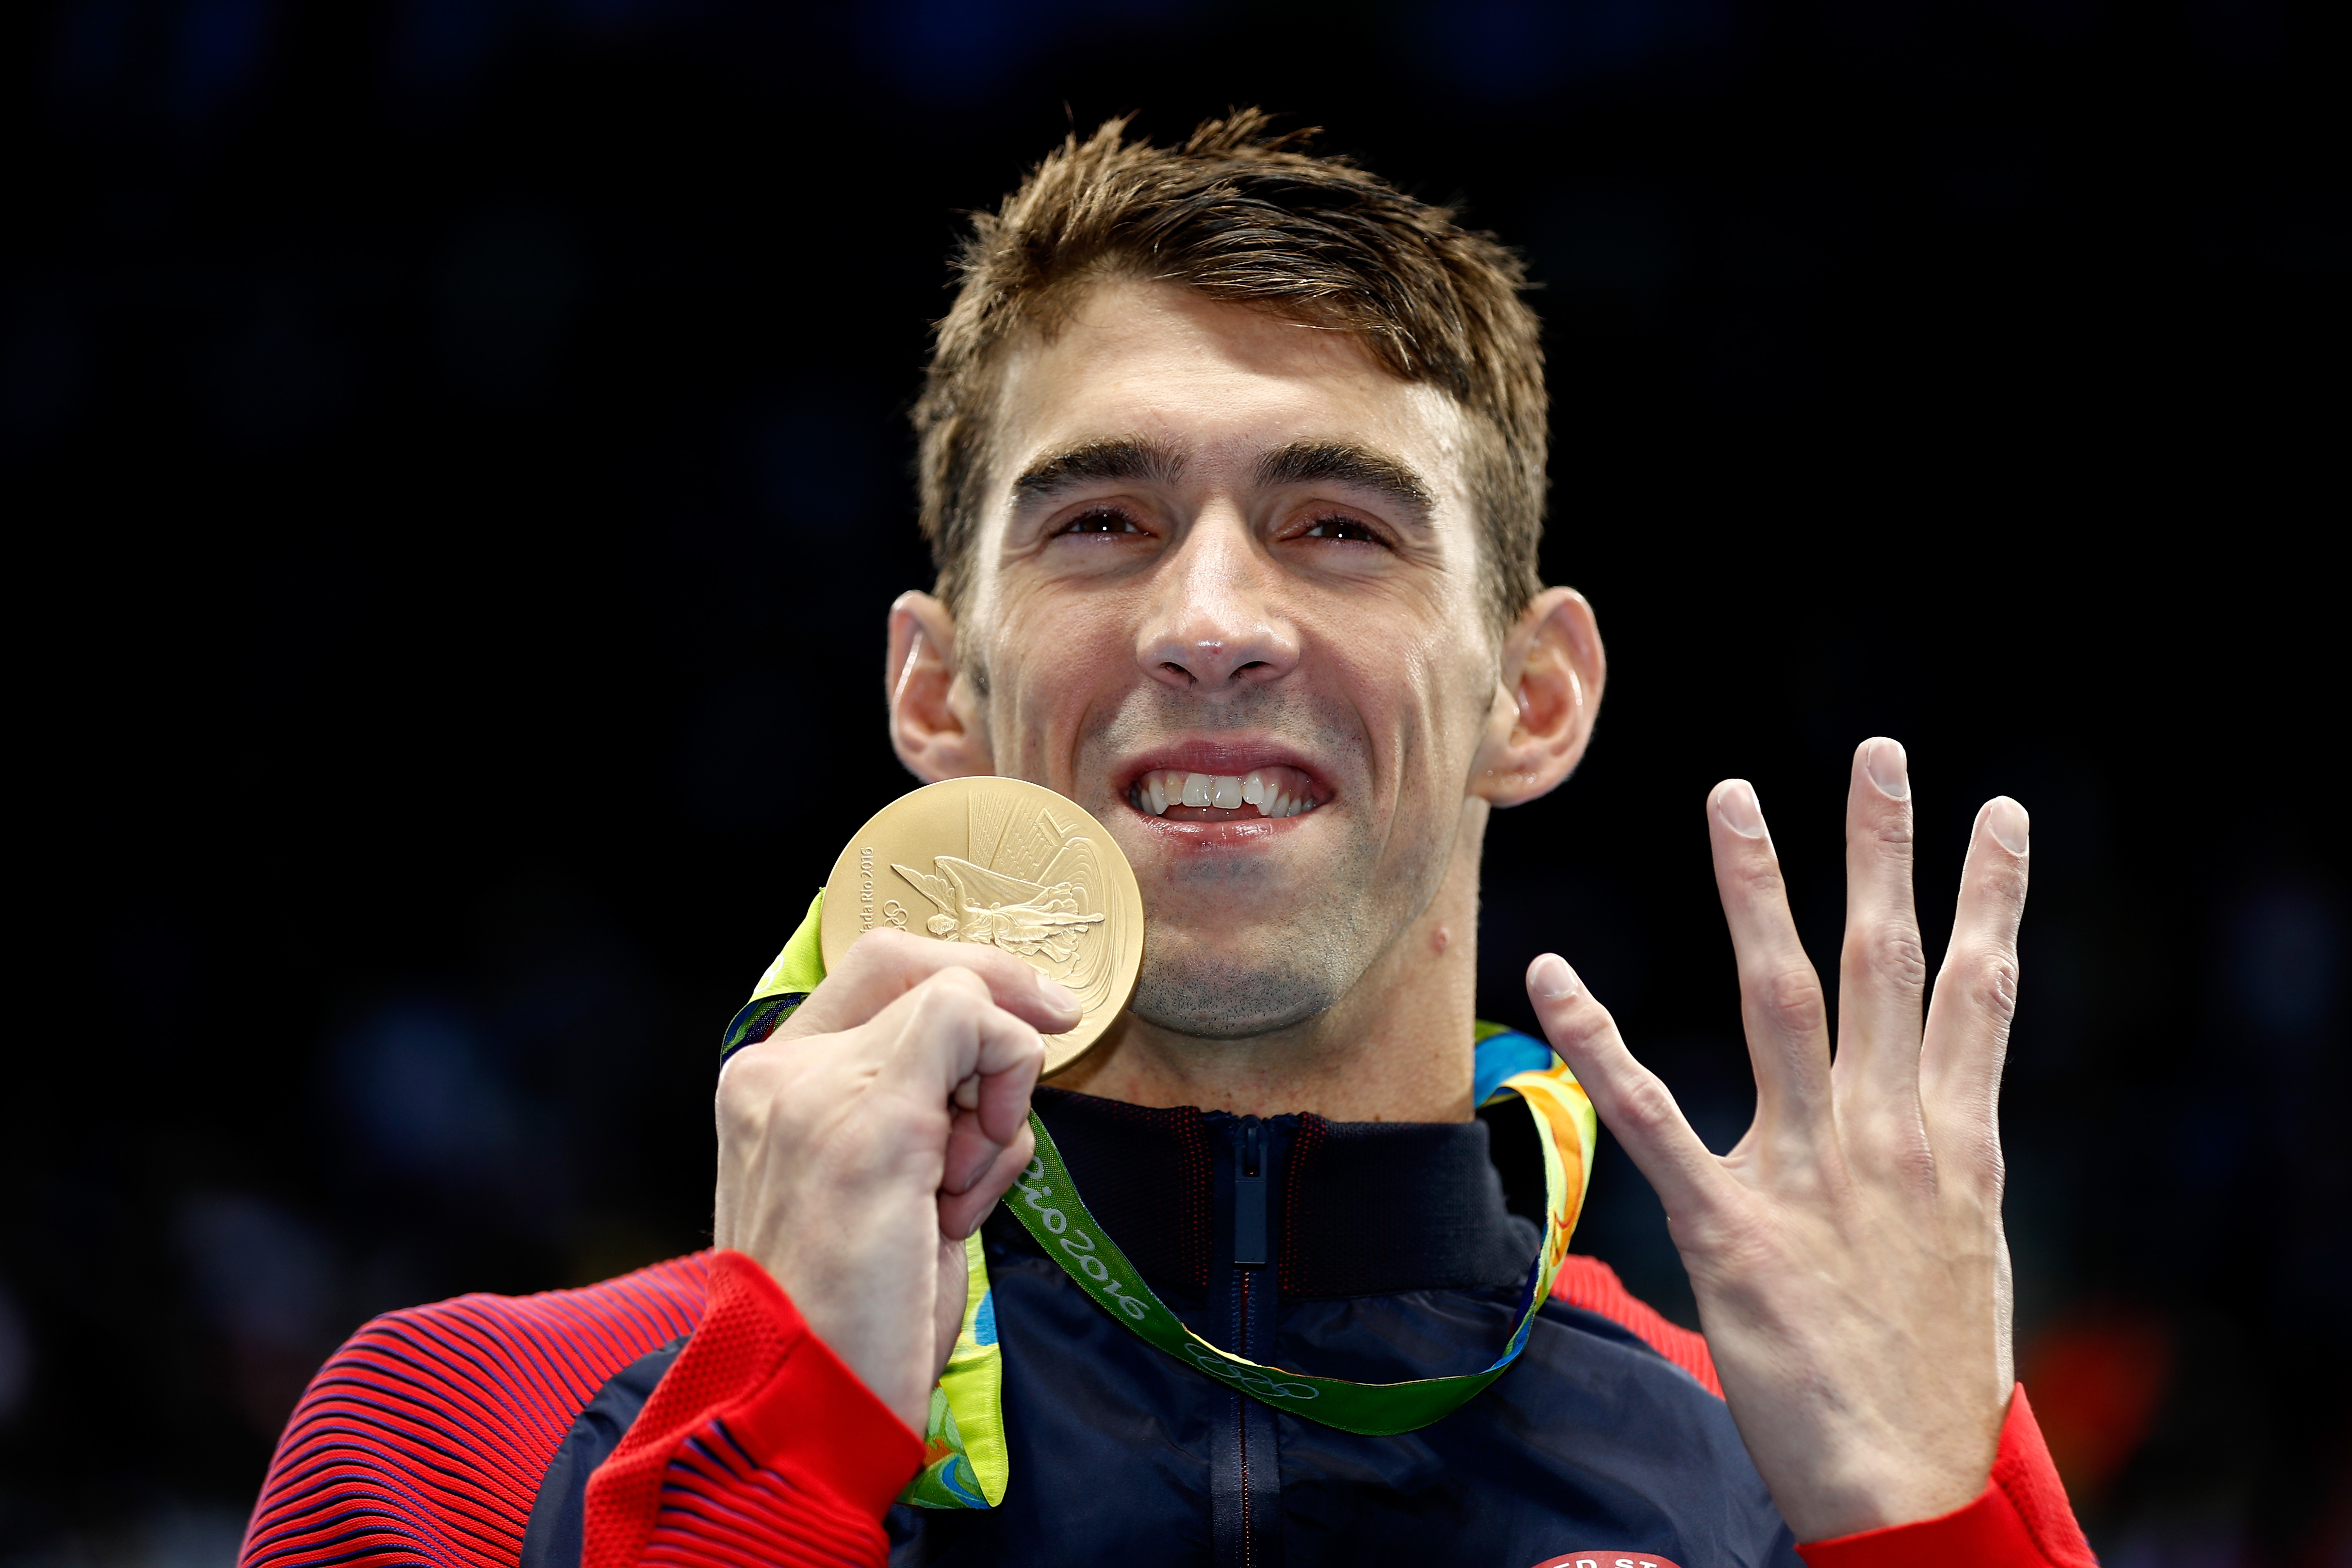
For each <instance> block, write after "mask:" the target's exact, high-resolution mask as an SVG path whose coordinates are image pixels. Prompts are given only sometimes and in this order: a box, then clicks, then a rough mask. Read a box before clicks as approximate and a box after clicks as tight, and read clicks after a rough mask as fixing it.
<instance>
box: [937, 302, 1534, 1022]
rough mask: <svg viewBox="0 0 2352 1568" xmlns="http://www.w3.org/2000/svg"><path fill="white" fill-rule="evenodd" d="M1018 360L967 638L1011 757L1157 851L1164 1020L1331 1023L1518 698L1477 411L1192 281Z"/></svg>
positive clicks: (995, 747) (1089, 309) (1146, 992)
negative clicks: (1496, 600) (1507, 684)
mask: <svg viewBox="0 0 2352 1568" xmlns="http://www.w3.org/2000/svg"><path fill="white" fill-rule="evenodd" d="M1003 374H1004V382H1003V404H1002V406H1003V418H1002V422H1001V423H1000V425H999V427H998V444H997V447H996V453H995V461H994V465H993V472H992V476H993V480H994V483H995V484H996V486H997V494H998V495H999V497H1001V499H1000V501H999V504H998V506H997V507H996V509H995V510H994V512H993V513H992V515H991V516H990V517H987V518H986V519H985V520H984V522H983V527H982V533H981V536H980V539H979V542H978V546H977V559H976V560H975V563H974V564H975V570H974V571H973V572H972V574H971V579H970V581H971V588H970V590H969V591H967V593H966V595H965V599H964V602H963V603H962V604H961V606H960V607H959V614H958V624H957V633H956V635H957V642H958V647H957V656H958V658H959V660H960V662H961V664H962V666H963V668H964V669H965V670H966V671H967V672H968V673H969V674H970V676H971V694H970V695H971V699H972V701H973V702H974V706H975V707H976V711H977V717H978V721H979V724H980V726H981V727H982V732H983V734H984V736H985V738H986V741H987V743H988V746H989V747H990V749H991V753H992V759H993V763H994V766H995V768H996V770H997V771H998V772H1000V773H1004V774H1012V775H1016V776H1018V777H1021V778H1024V779H1033V780H1034V781H1036V782H1038V783H1041V784H1045V785H1047V786H1050V787H1051V788H1053V789H1058V790H1060V791H1061V792H1062V793H1063V794H1065V795H1067V796H1069V797H1070V798H1071V799H1073V800H1076V801H1078V802H1079V803H1080V804H1082V805H1084V806H1085V807H1086V808H1087V810H1090V811H1092V812H1093V813H1094V814H1095V815H1096V816H1097V818H1099V819H1100V820H1101V821H1103V822H1104V823H1106V824H1107V825H1108V827H1109V829H1110V831H1111V833H1112V836H1113V837H1115V838H1116V839H1117V840H1118V843H1119V846H1120V848H1121V849H1123V850H1125V851H1126V852H1127V856H1128V859H1129V861H1131V862H1133V863H1134V866H1135V872H1136V875H1137V877H1138V879H1139V881H1140V882H1141V883H1142V889H1143V904H1144V909H1145V911H1146V915H1147V917H1148V920H1149V934H1148V937H1147V940H1146V944H1145V959H1144V967H1143V974H1142V978H1141V981H1140V983H1139V986H1138V989H1137V995H1136V999H1135V1003H1134V1008H1135V1011H1136V1012H1137V1013H1138V1014H1139V1015H1140V1016H1141V1017H1142V1018H1144V1019H1147V1020H1149V1021H1150V1022H1152V1023H1155V1024H1158V1025H1160V1026H1161V1027H1163V1028H1167V1029H1171V1030H1177V1031H1180V1032H1181V1033H1185V1034H1190V1035H1195V1036H1203V1037H1211V1038H1234V1037H1238V1036H1244V1035H1252V1034H1259V1033H1263V1032H1265V1031H1267V1030H1275V1029H1280V1028H1283V1027H1286V1026H1287V1025H1290V1024H1295V1023H1297V1022H1300V1021H1303V1020H1305V1019H1308V1018H1310V1017H1312V1016H1314V1015H1315V1014H1316V1013H1318V1012H1320V1011H1321V1010H1322V1009H1326V1008H1328V1007H1329V1006H1331V1005H1332V1004H1333V1003H1334V1002H1336V1001H1338V1000H1339V998H1341V997H1342V996H1344V995H1345V994H1346V993H1347V991H1348V990H1349V988H1351V987H1352V986H1353V985H1354V984H1355V983H1356V981H1357V980H1358V979H1359V978H1360V977H1361V976H1362V975H1363V974H1364V972H1365V971H1366V970H1367V969H1368V968H1369V967H1370V966H1371V964H1372V963H1373V962H1374V961H1375V960H1376V959H1377V958H1378V957H1379V956H1380V955H1381V952H1382V951H1383V950H1384V949H1385V948H1387V947H1388V946H1389V945H1390V944H1391V943H1392V942H1394V941H1395V940H1396V939H1397V938H1398V937H1399V936H1400V935H1401V934H1402V932H1403V931H1404V930H1405V928H1406V927H1407V926H1408V925H1411V924H1412V921H1413V919H1414V918H1415V917H1416V916H1417V915H1419V914H1420V913H1421V912H1422V910H1423V908H1425V907H1426V906H1427V904H1428V903H1429V901H1430V900H1431V898H1432V897H1433V895H1434V894H1435V892H1436V890H1437V888H1438V885H1439V883H1440V882H1441V881H1442V880H1443V878H1444V873H1445V870H1446V866H1447V862H1448V859H1449V856H1450V855H1451V853H1452V852H1453V849H1454V841H1455V839H1456V835H1457V833H1458V832H1459V831H1460V829H1461V826H1462V823H1463V821H1464V814H1465V783H1466V782H1467V779H1468V776H1469V773H1470V770H1471V768H1472V767H1473V760H1474V758H1475V755H1476V752H1477V747H1478V744H1479V740H1480V738H1481V736H1482V734H1483V733H1484V732H1485V730H1486V727H1487V721H1488V719H1489V716H1490V715H1491V714H1492V713H1493V712H1494V710H1495V707H1496V702H1497V700H1498V695H1499V689H1498V685H1497V671H1496V648H1495V646H1494V644H1493V641H1492V639H1491V637H1490V635H1489V633H1488V632H1487V631H1486V622H1485V620H1484V616H1483V614H1482V606H1481V600H1480V592H1479V562H1478V556H1477V550H1478V546H1477V540H1476V537H1475V530H1474V527H1473V523H1472V518H1471V511H1470V507H1469V504H1468V498H1467V495H1466V492H1465V486H1464V481H1463V472H1464V457H1463V452H1464V436H1465V421H1464V417H1463V415H1462V413H1461V412H1460V411H1459V409H1458V408H1457V406H1456V405H1455V404H1454V402H1452V400H1451V399H1449V398H1447V397H1446V396H1445V395H1444V393H1442V392H1438V391H1437V390H1435V389H1433V388H1431V387H1426V386H1417V385H1411V384H1408V383H1406V382H1401V381H1399V380H1397V379H1396V378H1395V377H1393V376H1391V375H1390V374H1389V373H1387V372H1386V371H1383V370H1381V368H1380V367H1379V366H1378V365H1377V364H1376V363H1375V362H1374V361H1372V359H1371V358H1370V356H1369V355H1368V354H1367V353H1365V351H1364V350H1363V349H1362V348H1361V347H1360V344H1359V343H1358V341H1357V340H1356V339H1355V338H1353V337H1352V336H1350V335H1349V334H1347V333H1343V332H1337V331H1328V330H1320V329H1314V328H1310V327H1304V326H1300V325H1297V324H1296V323H1293V322H1289V321H1285V320H1282V319H1276V318H1274V317H1270V316H1267V315H1265V314H1262V313H1260V312H1257V311H1254V310H1250V309H1246V308H1242V307H1238V306H1232V305H1223V304H1218V303H1214V302H1212V301H1210V300H1207V299H1204V298H1201V297H1200V296H1198V295H1195V294H1193V293H1192V292H1190V291H1189V290H1185V289H1182V288H1179V287H1173V286H1171V285H1165V284H1144V283H1117V284H1105V285H1101V286H1099V287H1095V288H1093V289H1092V290H1090V291H1089V292H1088V293H1087V295H1086V296H1085V297H1084V298H1082V300H1081V301H1080V302H1079V304H1078V306H1077V308H1076V310H1075V312H1074V313H1073V318H1072V319H1070V320H1068V321H1067V322H1066V325H1064V326H1063V327H1062V329H1060V330H1059V331H1058V332H1057V333H1056V335H1055V338H1054V339H1053V340H1052V341H1050V342H1047V341H1045V340H1042V339H1032V340H1029V341H1027V342H1025V343H1024V344H1022V345H1020V346H1018V347H1016V348H1015V349H1014V350H1013V352H1012V353H1011V354H1010V356H1009V358H1008V361H1007V362H1006V364H1005V366H1004V371H1003ZM1196 776H1197V777H1196ZM1220 781H1222V792H1220V789H1221V783H1220ZM1188 782H1189V783H1190V784H1191V791H1190V794H1189V796H1188V794H1187V793H1186V785H1187V783H1188ZM1204 796H1205V799H1206V800H1207V802H1208V803H1207V804H1202V803H1201V802H1202V799H1203V798H1204ZM1188 801H1189V802H1190V803H1188Z"/></svg>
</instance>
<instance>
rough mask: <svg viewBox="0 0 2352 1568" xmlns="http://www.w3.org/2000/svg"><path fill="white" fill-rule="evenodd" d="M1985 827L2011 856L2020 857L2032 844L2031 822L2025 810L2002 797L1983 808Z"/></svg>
mask: <svg viewBox="0 0 2352 1568" xmlns="http://www.w3.org/2000/svg"><path fill="white" fill-rule="evenodd" d="M1985 826H1986V827H1988V828H1990V829H1991V830H1992V836H1993V837H1994V838H1996V839H1999V840H2000V847H2001V848H2002V849H2005V850H2007V851H2008V852H2010V853H2011V854H2013V855H2021V854H2023V853H2024V852H2025V851H2026V848H2027V846H2029V845H2031V844H2032V842H2033V820H2032V818H2030V817H2028V816H2027V815H2026V814H2025V808H2024V807H2022V806H2021V805H2019V804H2018V803H2017V802H2016V801H2014V800H2011V799H2010V798H2009V797H2008V796H2006V795H2003V796H2001V797H2000V798H1999V799H1998V800H1994V801H1993V803H1992V804H1991V805H1990V806H1987V807H1986V808H1985Z"/></svg>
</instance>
